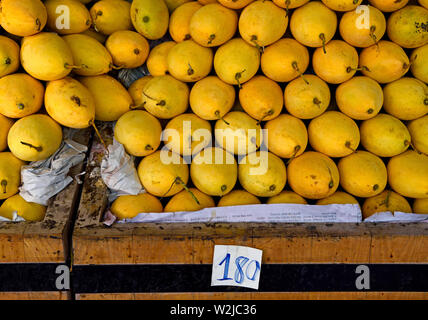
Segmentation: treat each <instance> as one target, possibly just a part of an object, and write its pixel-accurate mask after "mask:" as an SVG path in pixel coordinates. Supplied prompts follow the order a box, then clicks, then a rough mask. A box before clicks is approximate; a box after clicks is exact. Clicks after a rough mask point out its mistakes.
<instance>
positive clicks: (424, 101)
mask: <svg viewBox="0 0 428 320" xmlns="http://www.w3.org/2000/svg"><path fill="white" fill-rule="evenodd" d="M383 94H384V97H385V102H384V104H383V108H384V109H385V111H386V112H388V113H389V114H391V115H393V116H394V117H397V118H398V119H401V120H414V119H417V118H420V117H422V116H424V115H425V114H427V113H428V87H427V86H426V84H425V83H423V82H422V81H419V80H417V79H415V78H409V77H404V78H401V79H398V80H395V81H393V82H391V83H388V84H387V85H386V86H385V87H384V88H383Z"/></svg>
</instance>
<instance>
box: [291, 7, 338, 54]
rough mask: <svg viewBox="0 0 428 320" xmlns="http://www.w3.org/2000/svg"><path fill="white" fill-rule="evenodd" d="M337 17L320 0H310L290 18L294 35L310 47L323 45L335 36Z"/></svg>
mask: <svg viewBox="0 0 428 320" xmlns="http://www.w3.org/2000/svg"><path fill="white" fill-rule="evenodd" d="M336 28H337V17H336V14H335V13H334V11H332V10H330V9H329V8H328V7H326V6H325V5H324V4H322V3H321V2H320V1H310V2H308V3H307V4H305V5H304V6H301V7H299V8H297V9H296V10H294V12H293V15H292V16H291V19H290V30H291V33H292V34H293V37H294V38H295V39H296V40H297V41H299V42H300V43H301V44H303V45H305V46H308V47H323V46H325V45H326V44H327V43H328V42H329V41H330V40H331V39H332V38H333V36H334V34H335V32H336Z"/></svg>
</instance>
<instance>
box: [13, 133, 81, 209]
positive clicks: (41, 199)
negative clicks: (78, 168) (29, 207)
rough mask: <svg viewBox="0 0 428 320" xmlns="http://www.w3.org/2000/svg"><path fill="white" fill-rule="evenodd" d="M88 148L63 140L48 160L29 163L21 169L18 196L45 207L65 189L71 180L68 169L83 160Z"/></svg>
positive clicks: (69, 140)
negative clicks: (20, 184) (20, 183)
mask: <svg viewBox="0 0 428 320" xmlns="http://www.w3.org/2000/svg"><path fill="white" fill-rule="evenodd" d="M87 150H88V148H87V147H86V146H84V145H82V144H80V143H77V142H76V141H73V140H71V139H65V140H64V141H63V142H62V144H61V146H60V147H59V149H58V150H57V151H56V152H55V153H54V154H53V155H52V156H51V157H49V158H48V159H46V160H40V161H35V162H31V163H30V164H29V165H26V166H23V167H22V168H21V181H22V186H21V187H20V188H19V190H20V193H19V194H20V195H21V197H23V198H24V199H25V200H26V201H28V202H35V203H38V204H41V205H44V206H46V205H47V204H48V201H49V199H50V198H52V197H53V196H55V195H56V194H58V193H59V192H61V191H62V190H63V189H64V188H65V187H67V186H68V185H69V184H70V183H71V182H72V181H73V178H72V177H70V176H67V174H68V172H69V171H70V168H72V167H74V166H75V165H77V164H79V163H80V162H82V161H83V160H84V159H85V156H86V151H87Z"/></svg>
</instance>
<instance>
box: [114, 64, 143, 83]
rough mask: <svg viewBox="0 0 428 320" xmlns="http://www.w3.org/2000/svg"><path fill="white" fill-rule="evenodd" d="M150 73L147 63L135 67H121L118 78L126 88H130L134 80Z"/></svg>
mask: <svg viewBox="0 0 428 320" xmlns="http://www.w3.org/2000/svg"><path fill="white" fill-rule="evenodd" d="M148 75H150V73H149V71H148V70H147V67H146V65H143V66H141V67H138V68H135V69H121V70H120V71H119V75H118V78H119V81H120V82H122V84H123V85H124V86H125V87H126V88H129V87H130V86H131V84H132V83H133V82H134V81H136V80H138V79H140V78H142V77H145V76H148Z"/></svg>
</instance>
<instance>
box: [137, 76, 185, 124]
mask: <svg viewBox="0 0 428 320" xmlns="http://www.w3.org/2000/svg"><path fill="white" fill-rule="evenodd" d="M143 96H144V97H143V103H144V108H146V110H147V111H148V112H150V113H151V114H152V115H154V116H155V117H157V118H161V119H171V118H174V117H175V116H178V115H179V114H182V113H183V112H185V111H186V110H187V106H188V100H189V88H188V87H187V85H186V84H185V83H183V82H181V81H179V80H177V79H175V78H173V77H171V76H169V75H165V76H157V77H154V78H153V79H151V80H149V82H147V84H146V85H145V86H144V89H143Z"/></svg>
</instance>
